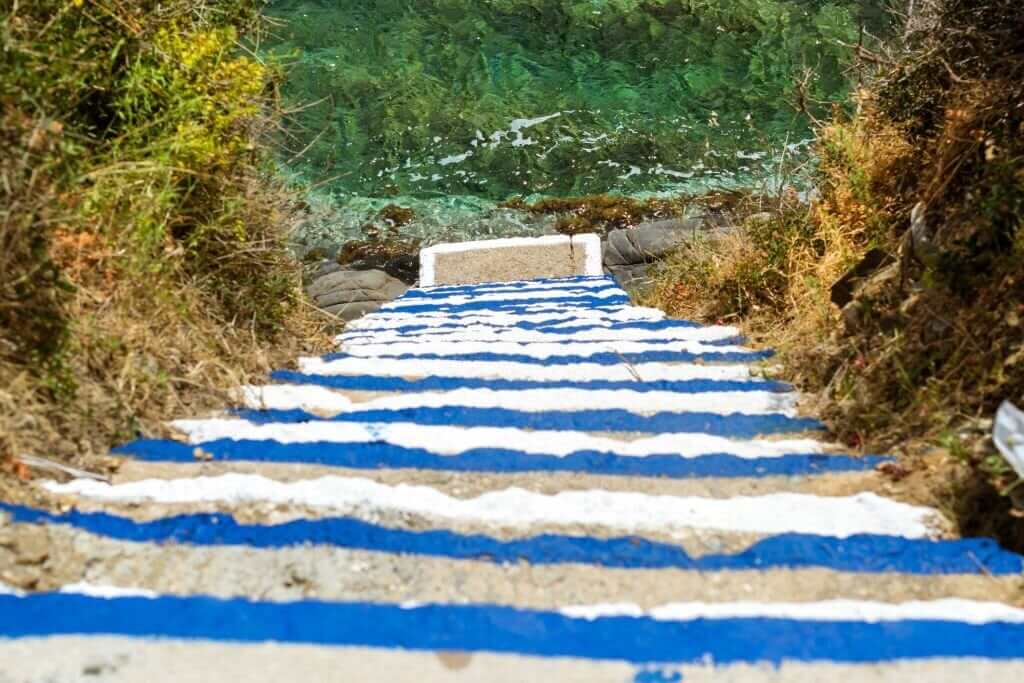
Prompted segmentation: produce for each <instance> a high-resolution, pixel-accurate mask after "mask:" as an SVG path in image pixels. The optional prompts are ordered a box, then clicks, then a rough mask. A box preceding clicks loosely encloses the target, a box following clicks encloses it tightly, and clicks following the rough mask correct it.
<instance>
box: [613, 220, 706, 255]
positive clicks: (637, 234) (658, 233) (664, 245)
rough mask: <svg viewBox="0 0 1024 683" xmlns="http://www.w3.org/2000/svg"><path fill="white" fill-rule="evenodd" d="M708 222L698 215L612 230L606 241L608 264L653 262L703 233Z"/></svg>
mask: <svg viewBox="0 0 1024 683" xmlns="http://www.w3.org/2000/svg"><path fill="white" fill-rule="evenodd" d="M706 227H707V226H706V225H705V222H704V221H702V220H700V219H697V218H688V219H672V220H665V221H653V222H650V223H641V224H640V225H638V226H636V227H635V228H624V229H621V230H612V231H611V232H609V233H608V240H607V241H606V242H605V244H604V248H603V259H604V264H605V265H606V266H628V265H633V264H638V263H650V262H651V261H654V260H656V259H658V258H660V257H662V256H664V255H666V254H667V253H669V252H670V251H672V250H674V249H676V248H678V247H679V245H680V244H682V243H684V242H686V241H687V240H692V239H693V238H695V237H696V236H697V235H700V234H702V233H703V232H704V230H705V228H706Z"/></svg>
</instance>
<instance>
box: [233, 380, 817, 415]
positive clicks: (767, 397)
mask: <svg viewBox="0 0 1024 683" xmlns="http://www.w3.org/2000/svg"><path fill="white" fill-rule="evenodd" d="M239 393H240V394H241V399H242V400H243V401H244V402H245V404H246V405H247V406H248V407H250V408H258V409H267V408H269V409H274V410H291V409H300V410H307V411H311V412H315V413H317V414H319V415H333V414H337V413H343V412H358V411H364V410H402V409H404V408H437V407H442V406H460V407H470V408H503V409H506V410H520V411H525V412H531V413H536V412H545V411H549V410H551V411H561V410H564V411H588V410H599V409H600V410H615V409H618V410H626V411H629V412H631V413H636V414H638V415H653V414H655V413H715V414H718V415H731V414H734V413H743V414H746V415H763V414H769V413H780V414H783V415H787V416H790V417H792V416H794V415H795V414H796V403H797V400H798V398H799V397H798V396H797V394H796V393H793V392H791V393H778V392H772V391H707V392H695V393H682V392H675V391H643V392H641V391H629V390H627V389H510V390H498V391H495V390H494V389H454V390H452V391H431V392H423V393H418V394H417V393H412V394H397V395H391V396H383V397H381V398H375V399H372V400H369V401H363V402H359V403H353V402H352V401H350V400H349V399H348V398H346V397H345V396H344V395H342V394H341V393H339V392H337V391H334V390H332V389H328V388H327V387H321V386H317V385H306V384H271V385H267V386H245V387H241V391H240V392H239Z"/></svg>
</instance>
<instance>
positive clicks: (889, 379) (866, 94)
mask: <svg viewBox="0 0 1024 683" xmlns="http://www.w3.org/2000/svg"><path fill="white" fill-rule="evenodd" d="M930 11H931V12H933V13H934V14H933V16H931V17H930V18H929V21H927V22H923V23H921V24H920V27H919V28H918V29H917V30H915V31H913V32H910V34H909V38H908V40H909V42H908V43H907V44H906V45H905V46H901V47H897V48H894V49H893V50H892V54H890V55H886V56H884V57H882V58H880V59H879V63H880V64H881V65H882V67H881V69H880V71H879V73H878V74H877V75H876V76H875V77H874V79H873V80H871V81H870V83H869V85H868V86H867V87H866V88H865V90H863V91H862V92H860V93H858V97H857V101H856V114H855V115H854V116H853V117H852V118H850V117H846V116H844V115H842V114H837V115H836V116H835V118H834V119H833V121H831V122H829V123H827V124H825V125H824V126H822V127H821V128H820V129H819V131H818V140H817V145H816V150H817V154H818V158H819V161H820V165H819V168H818V176H817V184H818V190H819V196H818V198H817V199H816V201H815V202H814V203H813V204H812V205H810V206H802V205H800V204H799V203H795V202H787V201H785V200H783V201H780V202H779V203H778V204H777V205H776V206H773V207H770V212H771V218H768V219H764V220H761V219H758V220H748V221H747V222H746V224H745V226H744V231H743V232H742V233H741V234H740V235H739V236H733V237H730V238H729V239H727V240H720V241H718V242H715V243H712V244H705V245H700V246H698V247H692V248H689V249H686V250H684V251H683V252H681V253H679V254H677V255H676V256H675V257H674V259H672V260H670V261H669V263H668V264H667V266H666V268H665V269H664V271H663V273H662V275H661V278H660V281H659V283H658V284H657V286H656V287H655V288H654V290H653V291H652V294H651V295H650V297H649V300H648V303H649V304H652V305H658V306H661V307H663V308H665V309H666V310H668V311H669V312H671V313H675V314H683V315H688V316H690V317H697V318H703V319H707V320H716V321H717V320H730V321H738V322H740V323H741V324H742V325H743V326H744V327H745V328H746V330H747V331H748V332H749V334H750V336H752V337H754V338H757V339H759V340H761V341H763V342H764V343H766V344H769V345H771V346H773V347H775V348H776V349H777V350H778V351H779V355H780V359H781V360H782V361H783V365H784V366H785V367H786V368H787V370H786V372H787V374H788V379H790V380H792V381H794V382H795V383H797V384H798V385H799V386H801V387H802V388H803V389H804V390H806V391H808V392H813V393H814V394H815V395H816V396H817V397H818V404H819V406H820V408H821V415H822V417H823V419H824V420H825V421H826V423H827V424H828V425H829V426H830V428H831V429H832V430H833V432H834V434H835V436H836V437H837V438H838V439H840V440H842V441H843V442H844V443H846V444H847V445H848V446H849V447H851V448H853V449H861V450H865V451H873V452H879V451H883V450H889V449H895V450H896V451H897V452H899V454H900V455H901V456H902V457H903V458H904V460H903V468H904V469H905V470H906V471H908V472H911V473H912V474H915V473H918V474H919V473H920V471H922V469H923V468H925V467H927V468H928V469H929V472H930V474H929V476H928V477H922V480H927V482H929V486H932V487H933V491H932V493H931V495H932V497H933V498H934V500H936V501H938V503H939V504H941V505H942V506H943V507H944V508H945V509H946V510H947V511H949V513H950V514H951V515H953V516H954V517H955V518H956V519H957V520H958V522H959V524H960V528H961V531H962V532H963V533H965V534H987V535H992V536H995V537H996V538H998V539H1000V540H1001V541H1002V542H1003V543H1004V544H1006V545H1007V546H1009V547H1012V548H1015V549H1024V523H1022V522H1021V519H1020V518H1021V517H1022V516H1024V514H1022V511H1021V510H1019V509H1014V506H1013V503H1012V501H1011V500H1010V499H1008V498H1007V497H1006V496H1005V495H1003V494H1005V493H1006V492H1008V491H1009V490H1010V488H1011V486H1013V485H1014V483H1015V482H1016V481H1017V476H1016V475H1015V474H1014V473H1013V472H1012V470H1011V469H1010V468H1009V466H1008V465H1007V464H1006V463H1005V462H1004V461H1003V460H1002V458H1001V457H1000V456H999V455H998V454H997V453H996V452H995V449H994V448H993V446H992V443H991V440H990V439H989V433H990V424H989V422H988V421H986V419H987V418H989V417H990V416H991V415H992V414H993V413H994V411H995V409H996V408H997V406H998V405H999V403H1000V402H1001V401H1003V400H1005V399H1010V400H1013V401H1016V402H1021V401H1022V400H1024V337H1022V335H1021V326H1022V322H1021V321H1022V320H1024V275H1022V273H1024V33H1021V31H1020V30H1019V22H1020V17H1021V14H1020V8H1019V3H1017V2H1014V1H1013V0H984V1H983V2H975V1H974V0H943V1H942V2H938V3H933V4H932V5H931V9H930ZM1014 26H1016V28H1012V27H1014ZM915 207H917V210H916V212H915V211H914V208H915ZM912 215H916V216H917V223H916V225H917V230H916V231H912V230H911V224H912ZM855 266H856V268H855ZM855 275H856V277H855V278H854V277H853V276H855ZM843 283H849V287H847V288H846V289H847V291H848V296H845V295H844V296H840V295H841V294H842V291H841V290H842V289H844V288H843V287H842V284H843ZM837 284H838V285H840V286H839V287H837V288H836V292H833V287H834V286H836V285H837ZM834 294H835V296H833V295H834ZM833 298H835V299H836V301H837V302H838V303H839V305H840V306H844V308H843V309H842V312H841V311H840V307H839V306H837V305H834V304H833ZM936 448H939V449H941V450H942V451H943V452H944V453H945V454H946V455H945V456H944V457H942V458H934V457H931V458H925V457H923V454H925V453H932V452H934V451H935V449H936ZM923 463H927V465H925V464H923Z"/></svg>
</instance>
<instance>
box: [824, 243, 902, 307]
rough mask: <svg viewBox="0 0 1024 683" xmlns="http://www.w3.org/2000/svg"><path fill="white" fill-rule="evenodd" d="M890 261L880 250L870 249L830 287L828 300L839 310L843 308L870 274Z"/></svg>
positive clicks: (885, 253) (886, 254)
mask: <svg viewBox="0 0 1024 683" xmlns="http://www.w3.org/2000/svg"><path fill="white" fill-rule="evenodd" d="M891 261H892V257H891V256H889V254H888V253H887V252H885V251H882V250H881V249H872V250H870V251H868V253H866V254H864V258H862V259H861V260H860V261H859V262H858V263H857V265H855V266H854V267H853V268H851V269H850V270H848V271H846V273H845V274H844V275H843V276H842V277H841V278H839V280H837V281H836V283H835V284H834V285H832V290H831V291H830V292H829V298H830V299H831V300H832V303H834V304H835V305H836V306H838V307H839V308H843V307H844V306H846V305H847V304H848V303H850V302H851V301H852V300H853V297H854V296H855V294H856V291H857V288H858V287H859V286H860V284H861V283H862V282H863V281H864V278H866V277H867V276H868V275H870V274H871V273H873V272H875V271H876V270H878V268H880V267H881V266H883V265H885V264H886V263H889V262H891Z"/></svg>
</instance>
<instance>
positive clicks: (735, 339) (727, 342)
mask: <svg viewBox="0 0 1024 683" xmlns="http://www.w3.org/2000/svg"><path fill="white" fill-rule="evenodd" d="M593 332H595V334H594V335H593V337H594V338H587V339H551V340H546V339H531V340H529V341H519V340H514V341H513V342H512V343H514V344H536V343H542V344H560V345H562V346H569V345H571V344H580V343H592V344H594V343H603V342H608V343H614V342H616V341H624V342H629V343H633V342H643V343H648V344H658V343H661V344H681V343H686V341H687V340H684V339H665V338H664V337H658V336H657V335H652V336H651V337H646V338H644V339H621V340H616V339H602V338H601V335H600V330H593ZM396 341H402V342H414V341H426V342H430V341H452V342H454V343H463V342H473V341H478V340H474V339H471V338H464V339H455V340H446V339H444V338H443V337H441V338H439V337H438V336H437V335H435V334H406V335H404V336H403V337H402V338H401V339H398V340H389V341H384V342H381V341H378V340H377V339H376V338H375V335H374V334H373V333H367V334H360V335H352V336H350V337H346V338H345V339H344V343H345V344H348V343H351V342H362V343H375V344H392V343H395V342H396ZM479 341H502V340H501V339H485V340H479ZM692 341H694V342H698V343H701V344H704V345H705V346H740V345H742V344H743V343H744V342H745V341H746V339H745V338H744V337H742V336H740V335H735V336H732V337H722V338H720V339H707V340H704V339H695V340H692Z"/></svg>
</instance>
